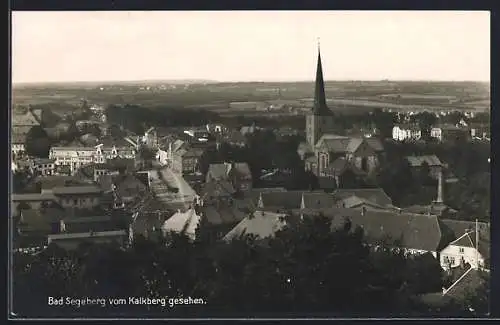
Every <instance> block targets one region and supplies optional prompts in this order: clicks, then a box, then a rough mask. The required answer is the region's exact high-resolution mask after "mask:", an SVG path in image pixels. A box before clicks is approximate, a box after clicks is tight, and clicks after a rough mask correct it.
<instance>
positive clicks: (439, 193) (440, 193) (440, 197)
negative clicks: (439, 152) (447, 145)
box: [436, 166, 443, 203]
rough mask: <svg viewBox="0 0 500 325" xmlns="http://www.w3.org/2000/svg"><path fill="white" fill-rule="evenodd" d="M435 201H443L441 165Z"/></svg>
mask: <svg viewBox="0 0 500 325" xmlns="http://www.w3.org/2000/svg"><path fill="white" fill-rule="evenodd" d="M436 203H443V167H442V166H441V167H440V168H439V174H438V190H437V199H436Z"/></svg>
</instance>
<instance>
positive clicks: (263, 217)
mask: <svg viewBox="0 0 500 325" xmlns="http://www.w3.org/2000/svg"><path fill="white" fill-rule="evenodd" d="M285 216H286V215H285V214H283V213H274V212H268V211H255V212H254V213H253V214H252V215H251V216H249V217H246V218H245V219H243V220H242V221H240V222H239V223H238V224H237V225H236V226H235V227H234V228H233V229H232V230H231V231H230V232H228V233H227V234H226V236H224V240H232V239H236V238H238V237H240V236H244V235H247V234H250V235H254V236H257V237H258V238H259V239H265V238H268V237H271V236H273V235H274V234H275V233H276V232H277V231H279V230H281V229H283V227H284V226H285V223H284V218H285Z"/></svg>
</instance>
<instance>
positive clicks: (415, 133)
mask: <svg viewBox="0 0 500 325" xmlns="http://www.w3.org/2000/svg"><path fill="white" fill-rule="evenodd" d="M421 137H422V131H421V130H420V128H419V127H418V126H416V125H403V124H400V125H395V126H394V127H393V128H392V138H393V139H394V140H396V141H404V140H420V138H421Z"/></svg>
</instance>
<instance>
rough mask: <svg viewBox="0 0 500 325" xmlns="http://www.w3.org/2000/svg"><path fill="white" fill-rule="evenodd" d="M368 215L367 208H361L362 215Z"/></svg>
mask: <svg viewBox="0 0 500 325" xmlns="http://www.w3.org/2000/svg"><path fill="white" fill-rule="evenodd" d="M365 214H366V207H361V215H362V216H364V215H365Z"/></svg>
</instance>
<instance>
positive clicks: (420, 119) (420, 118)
mask: <svg viewBox="0 0 500 325" xmlns="http://www.w3.org/2000/svg"><path fill="white" fill-rule="evenodd" d="M414 120H415V121H416V122H417V123H418V126H419V128H420V130H421V132H422V138H423V139H429V138H430V136H431V128H432V126H433V125H434V124H435V123H436V121H437V117H436V115H434V114H432V113H429V112H422V113H418V114H416V115H415V116H414Z"/></svg>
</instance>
